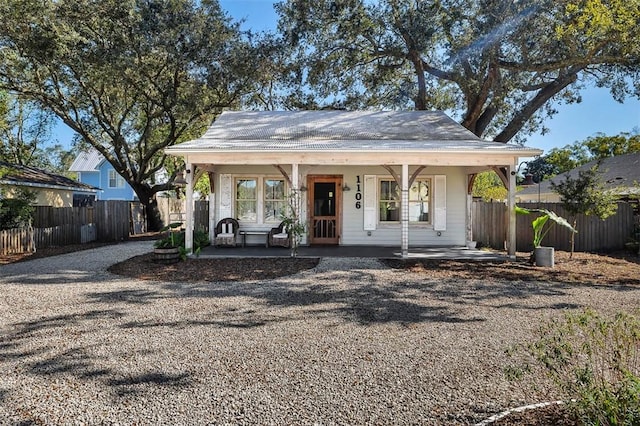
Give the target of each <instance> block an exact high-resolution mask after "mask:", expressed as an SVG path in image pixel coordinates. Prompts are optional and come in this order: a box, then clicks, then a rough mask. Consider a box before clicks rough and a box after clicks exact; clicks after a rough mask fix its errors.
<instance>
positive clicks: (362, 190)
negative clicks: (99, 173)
mask: <svg viewBox="0 0 640 426" xmlns="http://www.w3.org/2000/svg"><path fill="white" fill-rule="evenodd" d="M166 151H167V153H168V154H171V155H175V156H179V157H182V158H183V159H184V162H185V172H186V175H185V177H186V183H187V185H186V191H185V192H186V198H187V203H186V224H185V225H186V229H188V230H191V229H193V188H194V184H195V182H196V181H197V179H198V177H199V176H201V175H203V174H205V173H206V174H207V175H208V177H209V182H210V188H211V193H210V194H209V196H208V198H209V232H210V237H212V239H213V237H214V235H212V232H213V231H212V230H213V229H214V227H215V226H216V224H217V223H219V221H220V220H227V218H228V219H229V220H232V221H235V222H237V224H236V225H234V232H236V233H239V235H240V236H241V237H236V240H235V241H236V242H237V243H240V241H239V240H241V242H242V243H243V245H244V243H245V240H249V241H250V240H253V241H254V242H255V241H257V240H262V241H264V236H265V235H266V234H267V233H268V232H269V230H270V229H273V227H275V226H277V225H278V223H279V222H280V221H282V220H283V219H287V220H292V223H294V224H302V225H303V226H304V228H305V232H304V235H303V236H302V237H301V241H300V243H301V245H302V246H301V247H300V248H301V249H302V250H307V251H315V250H318V249H320V248H321V247H318V248H316V249H314V247H316V246H318V245H330V247H326V248H321V249H323V250H327V251H328V252H331V253H339V252H340V251H339V250H342V251H343V252H344V253H348V251H349V248H350V247H361V248H358V249H357V250H356V251H357V252H360V253H365V252H369V251H372V252H375V251H376V249H377V250H383V249H384V248H385V247H389V248H388V249H384V250H386V254H384V255H382V256H378V255H375V257H395V256H396V255H397V256H399V257H403V258H408V257H412V255H413V253H417V254H420V247H428V248H429V249H433V248H436V249H437V248H439V247H456V246H459V247H464V246H465V245H466V244H467V242H472V241H473V238H472V235H471V229H472V228H471V201H472V200H471V188H472V186H473V181H474V178H475V176H476V174H477V173H479V172H482V171H484V170H491V169H492V170H494V171H496V173H497V174H498V175H499V176H500V178H501V179H502V182H503V184H504V185H505V187H506V188H507V189H508V192H509V196H508V205H509V209H508V212H509V213H508V215H507V217H505V220H506V221H507V222H508V223H509V232H508V236H507V238H506V246H507V250H508V254H509V255H511V256H514V255H515V237H516V236H515V232H514V228H515V210H514V208H513V207H514V205H515V175H516V170H515V168H516V166H515V165H516V164H518V159H519V157H521V156H533V155H536V154H539V153H540V152H539V150H533V149H531V148H526V147H520V146H514V145H508V144H502V143H495V142H487V141H483V140H481V139H479V138H477V137H476V136H475V135H473V134H472V133H471V132H469V131H468V130H467V129H465V128H463V127H462V126H460V125H459V124H458V123H456V122H455V121H453V120H452V119H451V118H449V117H447V116H446V115H444V114H443V113H441V112H435V111H432V112H429V111H411V112H367V111H362V112H343V111H298V112H225V113H223V114H222V115H221V116H220V117H219V118H218V119H217V120H216V122H215V123H214V124H213V125H212V126H211V127H210V128H209V130H208V131H207V132H206V133H205V135H204V136H203V137H201V138H200V139H197V140H194V141H190V142H186V143H183V144H180V145H176V146H173V147H170V148H168V149H167V150H166ZM283 212H284V213H283ZM235 228H239V229H235ZM222 232H223V233H224V232H225V231H222ZM186 248H187V250H188V251H191V250H192V248H193V241H192V236H191V232H187V234H186ZM336 249H338V250H336ZM409 249H411V250H409ZM427 253H428V252H424V253H423V254H427ZM344 256H348V254H344Z"/></svg>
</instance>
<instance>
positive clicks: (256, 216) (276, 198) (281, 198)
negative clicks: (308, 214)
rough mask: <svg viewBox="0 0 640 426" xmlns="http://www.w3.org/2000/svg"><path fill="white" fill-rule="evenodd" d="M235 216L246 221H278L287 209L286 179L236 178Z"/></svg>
mask: <svg viewBox="0 0 640 426" xmlns="http://www.w3.org/2000/svg"><path fill="white" fill-rule="evenodd" d="M235 188H236V193H235V213H236V214H235V216H236V217H237V218H238V220H240V221H241V222H245V223H256V224H260V223H277V222H279V221H281V220H282V219H283V216H284V214H285V213H286V212H285V209H286V200H285V190H286V188H285V181H284V179H278V178H270V177H242V178H236V180H235Z"/></svg>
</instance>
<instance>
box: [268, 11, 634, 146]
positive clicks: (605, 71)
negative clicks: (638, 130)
mask: <svg viewBox="0 0 640 426" xmlns="http://www.w3.org/2000/svg"><path fill="white" fill-rule="evenodd" d="M596 2H597V0H578V1H571V0H543V1H540V0H520V1H517V2H516V1H513V2H512V1H478V0H461V1H456V2H449V1H437V2H429V1H417V0H411V1H399V0H380V1H376V2H372V1H366V0H349V1H334V0H292V1H286V2H285V1H282V2H280V3H278V4H277V6H276V8H277V11H278V13H279V15H280V21H279V30H280V32H281V33H282V36H283V39H284V40H283V41H284V43H283V45H285V46H287V48H288V49H289V50H291V51H292V52H293V55H292V58H291V59H289V60H288V62H286V65H289V66H290V67H292V68H294V69H295V68H296V67H297V69H296V71H295V72H291V73H292V74H297V75H298V76H299V77H300V78H302V79H304V80H305V82H306V83H308V84H309V85H310V87H311V88H312V89H313V93H312V95H315V96H314V97H313V98H312V99H313V100H314V101H315V103H316V104H321V103H323V102H324V103H325V104H332V103H333V102H334V100H335V99H344V102H343V103H342V105H341V106H343V107H347V108H351V109H358V108H367V107H375V108H380V107H387V108H405V109H406V108H415V109H418V110H422V109H444V110H450V111H454V115H455V116H456V117H458V118H460V120H461V122H462V124H463V125H464V126H465V127H466V128H468V129H469V130H471V131H472V132H474V133H475V134H476V135H480V136H483V137H493V138H494V140H496V141H501V142H507V141H510V140H512V139H513V138H514V137H515V138H516V140H517V141H518V140H521V138H518V137H516V135H517V133H518V132H522V133H528V132H532V131H535V130H543V131H544V130H545V129H541V128H542V121H543V119H544V118H545V116H547V115H553V114H554V113H555V112H556V111H555V110H554V109H553V108H551V107H550V105H551V102H552V101H558V102H579V101H580V94H579V92H580V89H581V88H582V85H583V84H584V82H585V81H586V82H593V81H595V82H596V84H599V85H601V86H606V87H610V88H611V90H612V92H613V94H614V96H615V97H616V99H622V98H624V97H625V96H627V95H633V94H634V88H632V87H631V84H630V83H631V82H633V83H635V82H637V81H638V79H637V78H634V77H635V76H636V73H637V72H638V69H637V61H636V58H638V57H640V55H639V54H638V49H639V48H638V44H637V42H636V41H634V39H635V40H637V39H638V36H639V33H640V25H638V22H639V19H640V13H639V10H640V9H639V7H638V3H639V0H630V1H623V0H609V1H604V0H602V4H606V7H605V8H603V7H596V4H595V3H596ZM583 6H584V7H583ZM587 6H588V7H587ZM605 10H606V13H605V12H604V11H605ZM590 17H592V18H593V20H589V18H590ZM336 75H339V76H340V78H336ZM625 77H630V78H625Z"/></svg>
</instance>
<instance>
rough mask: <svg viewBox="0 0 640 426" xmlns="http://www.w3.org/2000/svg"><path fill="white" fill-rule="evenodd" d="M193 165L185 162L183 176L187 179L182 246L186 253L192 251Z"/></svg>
mask: <svg viewBox="0 0 640 426" xmlns="http://www.w3.org/2000/svg"><path fill="white" fill-rule="evenodd" d="M194 172H195V167H193V165H192V164H191V163H187V164H186V168H185V175H186V176H185V178H186V181H187V206H186V213H185V214H186V216H187V217H186V222H187V223H186V224H185V235H184V248H185V249H186V250H187V254H191V253H193V175H194Z"/></svg>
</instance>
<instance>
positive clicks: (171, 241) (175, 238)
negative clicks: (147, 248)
mask: <svg viewBox="0 0 640 426" xmlns="http://www.w3.org/2000/svg"><path fill="white" fill-rule="evenodd" d="M181 226H182V222H174V223H170V224H169V225H167V226H165V227H163V228H162V232H166V233H167V234H166V235H165V236H164V237H162V238H161V239H159V240H157V241H156V242H155V243H154V247H156V248H174V247H177V248H178V249H179V250H180V257H181V258H182V259H183V260H184V259H186V257H187V254H188V253H187V250H186V248H185V231H184V230H179V229H178V228H180V227H181ZM209 244H210V240H209V234H208V233H206V232H205V231H203V230H201V229H198V230H195V231H193V252H194V254H196V255H199V254H200V251H201V250H202V248H203V247H206V246H208V245H209Z"/></svg>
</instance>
